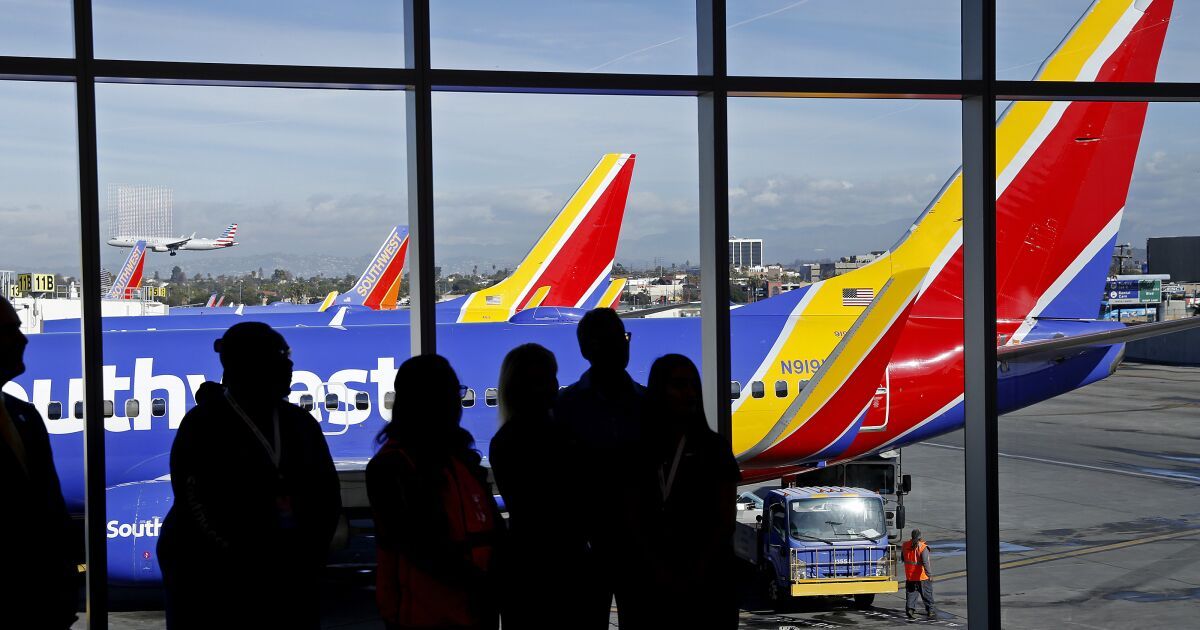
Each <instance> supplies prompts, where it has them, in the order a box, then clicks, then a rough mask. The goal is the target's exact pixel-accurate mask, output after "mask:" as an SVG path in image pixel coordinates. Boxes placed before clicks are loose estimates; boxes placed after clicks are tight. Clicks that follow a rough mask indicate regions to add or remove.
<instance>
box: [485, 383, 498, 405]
mask: <svg viewBox="0 0 1200 630" xmlns="http://www.w3.org/2000/svg"><path fill="white" fill-rule="evenodd" d="M483 404H485V405H487V406H489V407H495V406H496V404H497V398H496V388H495V387H489V388H487V389H485V390H483Z"/></svg>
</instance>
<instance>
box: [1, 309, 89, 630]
mask: <svg viewBox="0 0 1200 630" xmlns="http://www.w3.org/2000/svg"><path fill="white" fill-rule="evenodd" d="M27 344H28V340H26V339H25V335H23V334H21V321H20V320H19V319H17V312H16V311H15V310H13V307H12V305H11V304H9V302H8V300H6V299H4V298H3V297H0V387H3V386H4V385H5V384H6V383H8V382H9V381H11V380H12V379H14V378H16V377H17V376H19V375H20V374H22V373H24V372H25V359H24V357H25V346H26V345H27ZM0 513H2V514H4V516H3V517H0V626H3V627H5V628H9V627H11V628H32V629H40V628H47V629H48V628H69V627H70V626H71V623H72V622H74V621H75V600H76V596H77V592H78V583H77V580H76V577H75V576H76V572H75V565H74V563H73V562H72V558H71V550H73V549H75V548H76V547H77V543H76V541H74V540H72V533H71V521H70V518H69V517H68V516H67V507H66V504H65V503H64V502H63V496H62V488H61V487H60V486H59V483H58V473H57V472H55V470H54V460H53V458H52V457H51V454H50V438H49V436H48V435H47V434H46V425H45V424H44V423H43V422H42V416H41V414H39V413H38V412H37V409H35V408H34V407H33V405H30V404H29V403H26V402H24V401H21V400H18V399H16V398H14V397H12V396H9V395H8V394H0Z"/></svg>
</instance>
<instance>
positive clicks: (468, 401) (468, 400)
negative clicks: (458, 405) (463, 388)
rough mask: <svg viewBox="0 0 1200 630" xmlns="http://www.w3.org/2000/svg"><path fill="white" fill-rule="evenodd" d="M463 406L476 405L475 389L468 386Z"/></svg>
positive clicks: (463, 398) (468, 407)
mask: <svg viewBox="0 0 1200 630" xmlns="http://www.w3.org/2000/svg"><path fill="white" fill-rule="evenodd" d="M462 406H463V407H464V408H467V409H470V408H471V407H474V406H475V390H473V389H470V388H468V389H467V393H465V394H463V397H462Z"/></svg>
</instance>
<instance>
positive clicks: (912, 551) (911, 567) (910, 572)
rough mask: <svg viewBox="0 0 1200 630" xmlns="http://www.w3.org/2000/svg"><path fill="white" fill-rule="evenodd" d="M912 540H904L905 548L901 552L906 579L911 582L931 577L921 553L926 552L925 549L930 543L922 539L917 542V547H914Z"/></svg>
mask: <svg viewBox="0 0 1200 630" xmlns="http://www.w3.org/2000/svg"><path fill="white" fill-rule="evenodd" d="M912 542H913V541H912V540H906V541H904V548H903V551H902V552H901V554H900V555H901V556H902V557H903V558H904V579H905V580H907V581H909V582H922V581H925V580H928V579H929V574H928V573H926V572H925V565H924V564H923V563H922V562H921V555H922V554H924V553H925V549H926V548H928V547H929V545H926V544H925V541H924V540H921V541H918V542H917V546H916V547H913V544H912Z"/></svg>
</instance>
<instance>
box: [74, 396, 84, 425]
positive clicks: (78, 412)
mask: <svg viewBox="0 0 1200 630" xmlns="http://www.w3.org/2000/svg"><path fill="white" fill-rule="evenodd" d="M75 418H76V419H77V420H78V419H82V418H83V401H82V400H78V401H75Z"/></svg>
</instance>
